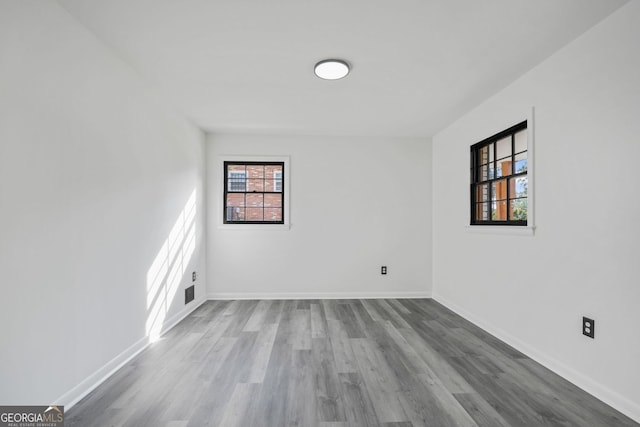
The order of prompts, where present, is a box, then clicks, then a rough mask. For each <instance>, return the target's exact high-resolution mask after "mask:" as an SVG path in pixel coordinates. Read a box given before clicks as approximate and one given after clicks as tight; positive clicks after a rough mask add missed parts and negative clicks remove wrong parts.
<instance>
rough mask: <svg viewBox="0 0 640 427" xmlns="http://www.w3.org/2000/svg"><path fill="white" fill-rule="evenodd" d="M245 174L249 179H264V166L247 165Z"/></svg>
mask: <svg viewBox="0 0 640 427" xmlns="http://www.w3.org/2000/svg"><path fill="white" fill-rule="evenodd" d="M247 173H248V175H249V178H250V179H255V178H264V165H247Z"/></svg>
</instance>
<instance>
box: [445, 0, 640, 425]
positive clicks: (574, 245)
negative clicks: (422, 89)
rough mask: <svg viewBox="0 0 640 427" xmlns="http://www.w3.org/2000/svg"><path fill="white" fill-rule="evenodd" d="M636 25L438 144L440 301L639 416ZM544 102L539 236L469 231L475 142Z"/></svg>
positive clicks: (564, 61) (521, 87) (639, 62)
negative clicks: (587, 324) (584, 330)
mask: <svg viewBox="0 0 640 427" xmlns="http://www.w3.org/2000/svg"><path fill="white" fill-rule="evenodd" d="M638 22H640V3H638V2H631V3H629V4H628V5H626V6H624V7H623V8H622V9H620V10H619V11H618V12H616V13H615V14H614V15H612V16H611V17H609V18H608V19H606V20H605V21H603V22H602V23H601V24H599V25H598V26H596V27H595V28H593V29H591V30H590V31H588V32H587V33H586V34H584V35H583V36H581V37H580V38H578V39H577V40H576V41H574V42H572V43H571V44H570V45H568V46H567V47H565V48H564V49H562V50H561V51H559V52H558V53H557V54H555V55H554V56H552V57H551V58H549V59H548V60H546V61H545V62H543V63H542V64H540V65H539V66H538V67H536V68H535V69H533V70H532V71H530V72H529V73H527V74H526V75H524V76H523V77H522V78H520V79H519V80H518V81H516V82H515V83H514V84H512V85H511V86H509V87H508V88H506V89H504V90H503V91H501V92H500V93H498V94H497V95H495V96H494V97H492V98H491V99H489V100H487V101H486V102H485V103H483V104H482V105H481V106H479V107H478V108H476V109H475V110H474V111H472V112H470V113H469V114H467V115H465V116H464V117H462V118H460V119H459V120H458V121H457V122H455V123H454V124H452V125H451V126H450V127H448V128H447V129H446V130H444V131H442V132H441V133H439V134H438V135H436V136H435V137H434V139H433V176H434V191H433V224H434V226H433V230H434V231H433V265H434V269H433V283H434V297H435V298H436V299H437V300H439V301H441V302H443V303H445V304H446V305H448V306H450V307H451V308H454V309H455V310H456V311H458V312H459V313H461V314H463V315H465V316H467V317H468V318H470V319H471V320H473V321H475V322H476V323H478V324H479V325H481V326H484V327H485V328H486V329H488V330H489V331H490V332H493V333H495V334H496V335H498V336H500V337H502V338H504V339H506V341H508V342H509V343H511V344H513V345H515V346H516V347H518V348H520V349H521V350H524V351H525V353H528V354H529V355H531V356H533V357H535V358H537V359H538V360H540V361H543V362H544V363H545V364H546V365H547V366H549V367H551V368H552V369H555V370H556V371H558V372H559V373H561V374H562V375H564V376H565V377H567V378H568V379H570V380H572V381H574V382H575V383H576V384H578V385H580V386H582V387H583V388H585V389H586V390H587V391H590V392H591V393H593V394H595V395H596V396H598V397H600V398H602V399H603V400H605V401H607V402H609V403H611V404H613V405H614V406H616V407H617V408H618V409H620V410H622V411H623V412H625V413H627V414H629V415H631V416H633V417H635V419H637V420H640V387H638V384H640V369H639V366H640V364H639V361H640V333H638V330H637V326H638V325H640V310H639V309H638V302H639V301H640V286H639V281H638V280H639V279H638V278H639V276H640V263H639V262H638V260H639V259H640V257H639V256H640V249H639V246H638V242H639V241H640V226H639V225H638V212H639V210H640V198H639V197H638V195H639V194H640V192H639V189H638V177H637V174H638V173H637V172H638V162H639V159H640V144H638V137H639V135H640V120H639V117H640V83H639V81H640V80H639V79H638V76H640V49H638V43H637V42H638V40H640V26H639V25H638ZM532 106H535V125H534V127H535V129H534V131H535V149H536V157H535V163H536V166H535V168H536V182H535V185H536V194H535V197H536V199H535V210H536V212H535V213H536V225H537V229H536V232H535V236H534V237H524V236H510V235H507V236H505V235H495V234H478V233H472V232H469V231H468V229H466V228H465V225H467V224H468V221H469V218H468V215H469V193H468V192H469V161H468V158H469V146H470V145H472V144H473V143H475V142H478V141H480V140H482V139H484V138H486V137H488V136H491V135H493V134H494V133H496V132H498V131H500V130H502V129H504V128H506V127H508V126H510V125H513V124H516V123H518V122H519V121H520V120H523V119H526V118H527V114H528V111H529V109H530V107H532ZM583 315H586V316H590V317H593V318H594V319H595V321H596V328H595V334H596V336H595V340H591V339H589V338H586V337H584V336H582V335H581V329H580V327H581V326H580V325H581V319H582V316H583Z"/></svg>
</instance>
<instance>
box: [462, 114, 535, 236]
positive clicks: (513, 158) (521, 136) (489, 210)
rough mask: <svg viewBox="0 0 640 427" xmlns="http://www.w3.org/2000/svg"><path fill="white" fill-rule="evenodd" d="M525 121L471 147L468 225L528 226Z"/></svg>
mask: <svg viewBox="0 0 640 427" xmlns="http://www.w3.org/2000/svg"><path fill="white" fill-rule="evenodd" d="M527 166H528V162H527V122H526V121H524V122H522V123H519V124H517V125H515V126H513V127H511V128H509V129H507V130H505V131H503V132H500V133H498V134H496V135H494V136H492V137H490V138H487V139H485V140H484V141H480V142H478V143H477V144H474V145H473V146H471V225H524V226H526V225H527V200H528V199H527V196H528V187H529V181H528V176H527Z"/></svg>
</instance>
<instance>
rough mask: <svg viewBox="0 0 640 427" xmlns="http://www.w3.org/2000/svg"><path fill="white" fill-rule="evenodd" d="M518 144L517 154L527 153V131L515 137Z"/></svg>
mask: <svg viewBox="0 0 640 427" xmlns="http://www.w3.org/2000/svg"><path fill="white" fill-rule="evenodd" d="M514 137H515V143H516V153H520V152H522V151H527V131H526V129H525V130H522V131H520V132H518V133H516V134H515V135H514Z"/></svg>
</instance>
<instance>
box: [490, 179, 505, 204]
mask: <svg viewBox="0 0 640 427" xmlns="http://www.w3.org/2000/svg"><path fill="white" fill-rule="evenodd" d="M506 198H507V180H505V179H501V180H500V181H496V182H492V183H491V200H503V199H506Z"/></svg>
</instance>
